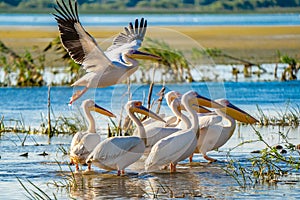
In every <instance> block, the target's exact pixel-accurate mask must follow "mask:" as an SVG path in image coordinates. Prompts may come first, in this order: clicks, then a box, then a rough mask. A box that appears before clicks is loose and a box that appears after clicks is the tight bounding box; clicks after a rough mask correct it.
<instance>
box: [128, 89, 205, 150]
mask: <svg viewBox="0 0 300 200" xmlns="http://www.w3.org/2000/svg"><path fill="white" fill-rule="evenodd" d="M181 96H182V95H181V94H180V93H178V92H176V91H170V92H168V93H167V94H166V101H167V104H168V107H169V108H170V109H171V111H172V113H173V114H174V116H167V117H164V118H163V119H164V120H165V121H166V123H163V122H161V121H158V120H153V121H152V122H151V123H148V124H147V125H145V131H146V136H147V145H146V147H147V150H146V153H147V152H148V150H150V149H151V147H152V146H153V145H154V144H155V143H156V142H157V141H159V140H161V139H162V138H164V137H167V136H169V135H171V134H172V133H175V132H177V131H180V130H182V129H183V128H184V127H185V128H188V127H190V124H191V123H190V121H189V120H188V121H184V122H183V125H182V126H177V125H179V122H181V120H182V119H181V110H185V108H184V106H182V105H181V103H180V99H181ZM206 105H207V106H210V105H209V104H206ZM192 107H193V109H194V110H196V111H197V112H209V110H208V109H206V108H204V107H201V106H195V105H192ZM136 132H137V131H135V132H134V134H137V133H136Z"/></svg>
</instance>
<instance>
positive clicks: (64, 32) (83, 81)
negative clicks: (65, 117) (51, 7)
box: [53, 0, 160, 104]
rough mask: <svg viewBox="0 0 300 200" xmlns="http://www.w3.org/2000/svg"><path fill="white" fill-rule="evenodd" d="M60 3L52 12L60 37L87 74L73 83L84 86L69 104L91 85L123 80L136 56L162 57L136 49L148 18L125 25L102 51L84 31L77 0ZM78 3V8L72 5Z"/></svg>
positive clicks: (136, 65) (132, 70) (136, 63)
mask: <svg viewBox="0 0 300 200" xmlns="http://www.w3.org/2000/svg"><path fill="white" fill-rule="evenodd" d="M56 3H57V5H58V7H55V10H56V11H57V12H58V14H53V15H54V16H55V19H56V21H57V24H58V28H59V31H60V39H61V42H62V44H63V46H64V48H65V49H66V50H67V51H68V52H69V55H70V56H71V58H72V59H73V60H74V61H75V62H76V63H78V64H81V65H82V66H83V69H85V70H86V72H87V73H86V74H85V75H84V76H83V77H81V78H80V79H79V80H77V81H76V82H75V83H73V84H72V86H84V87H85V88H84V89H83V90H81V91H77V92H75V94H74V95H73V96H72V97H71V100H70V104H72V102H74V101H75V100H76V99H78V98H79V97H81V96H82V95H83V94H84V93H85V92H86V91H87V90H88V89H89V88H96V87H100V88H101V87H107V86H110V85H115V84H117V83H120V82H122V81H123V80H124V79H126V78H127V77H129V76H130V75H131V74H133V73H134V72H135V71H136V70H137V69H138V61H137V60H135V58H137V59H154V60H160V57H158V56H155V55H152V54H148V53H145V52H140V51H138V50H137V49H138V48H139V47H140V46H141V44H142V41H143V39H144V36H145V33H146V29H147V20H144V18H142V19H141V20H140V23H139V21H138V19H136V20H135V24H134V25H133V24H132V23H131V22H130V23H129V26H128V27H125V28H124V30H125V33H120V34H119V35H118V36H117V37H116V38H114V40H113V44H112V45H111V46H110V47H109V48H108V49H107V50H106V51H105V52H103V51H102V50H101V48H100V47H99V46H98V44H97V43H96V41H95V39H94V38H93V37H92V36H91V35H90V34H89V33H88V32H86V31H85V29H84V28H83V26H82V25H81V23H80V21H79V17H78V11H77V1H75V4H74V5H72V3H71V0H69V6H67V5H66V4H65V2H64V1H62V4H60V3H59V2H58V1H56ZM73 7H75V8H73Z"/></svg>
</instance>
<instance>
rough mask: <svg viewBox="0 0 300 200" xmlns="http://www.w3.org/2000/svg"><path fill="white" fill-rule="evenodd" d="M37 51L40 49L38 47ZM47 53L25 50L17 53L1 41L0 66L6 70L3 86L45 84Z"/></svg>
mask: <svg viewBox="0 0 300 200" xmlns="http://www.w3.org/2000/svg"><path fill="white" fill-rule="evenodd" d="M34 50H35V51H39V50H38V49H37V48H36V49H34ZM44 61H45V55H44V54H41V53H38V56H37V57H33V53H32V52H30V51H29V50H25V53H24V54H17V53H16V52H14V51H13V50H12V49H10V48H9V47H7V46H6V45H5V44H4V43H3V42H2V41H0V66H2V67H3V70H4V82H3V83H0V85H1V86H19V87H28V86H42V85H44V84H45V81H44V78H43V72H44V69H45V66H44Z"/></svg>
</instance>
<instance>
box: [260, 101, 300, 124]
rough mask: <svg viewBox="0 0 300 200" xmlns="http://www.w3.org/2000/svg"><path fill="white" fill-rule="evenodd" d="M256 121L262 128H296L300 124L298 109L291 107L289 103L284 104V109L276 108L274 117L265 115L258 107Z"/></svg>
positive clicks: (299, 111) (297, 107)
mask: <svg viewBox="0 0 300 200" xmlns="http://www.w3.org/2000/svg"><path fill="white" fill-rule="evenodd" d="M257 110H258V120H259V124H260V125H262V126H291V127H294V128H295V127H298V126H299V124H300V107H299V105H295V106H292V105H291V103H290V102H287V103H286V106H285V108H284V109H282V108H280V107H277V108H275V110H276V115H270V114H269V115H267V114H266V113H265V112H264V111H263V110H262V109H261V108H260V107H259V106H258V105H257Z"/></svg>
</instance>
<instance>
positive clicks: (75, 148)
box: [70, 99, 115, 172]
mask: <svg viewBox="0 0 300 200" xmlns="http://www.w3.org/2000/svg"><path fill="white" fill-rule="evenodd" d="M81 106H82V108H83V111H84V114H85V117H86V119H87V121H88V124H89V126H88V130H87V131H84V132H77V133H76V134H75V135H74V136H73V138H72V142H71V147H70V158H71V163H72V164H75V166H76V167H75V171H76V172H77V171H79V164H85V160H86V158H87V157H88V155H89V154H90V153H91V152H92V151H93V150H94V148H95V147H96V146H97V145H98V144H99V143H100V141H101V137H100V135H99V134H97V133H96V127H95V120H94V117H93V116H92V114H91V111H95V112H98V113H100V114H103V115H106V116H108V117H115V115H114V114H112V113H111V112H109V111H108V110H106V109H104V108H102V107H100V106H98V105H97V104H95V102H94V101H93V100H91V99H87V100H85V101H83V102H82V105H81ZM87 170H88V171H90V170H91V164H90V163H89V164H88V169H87Z"/></svg>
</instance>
